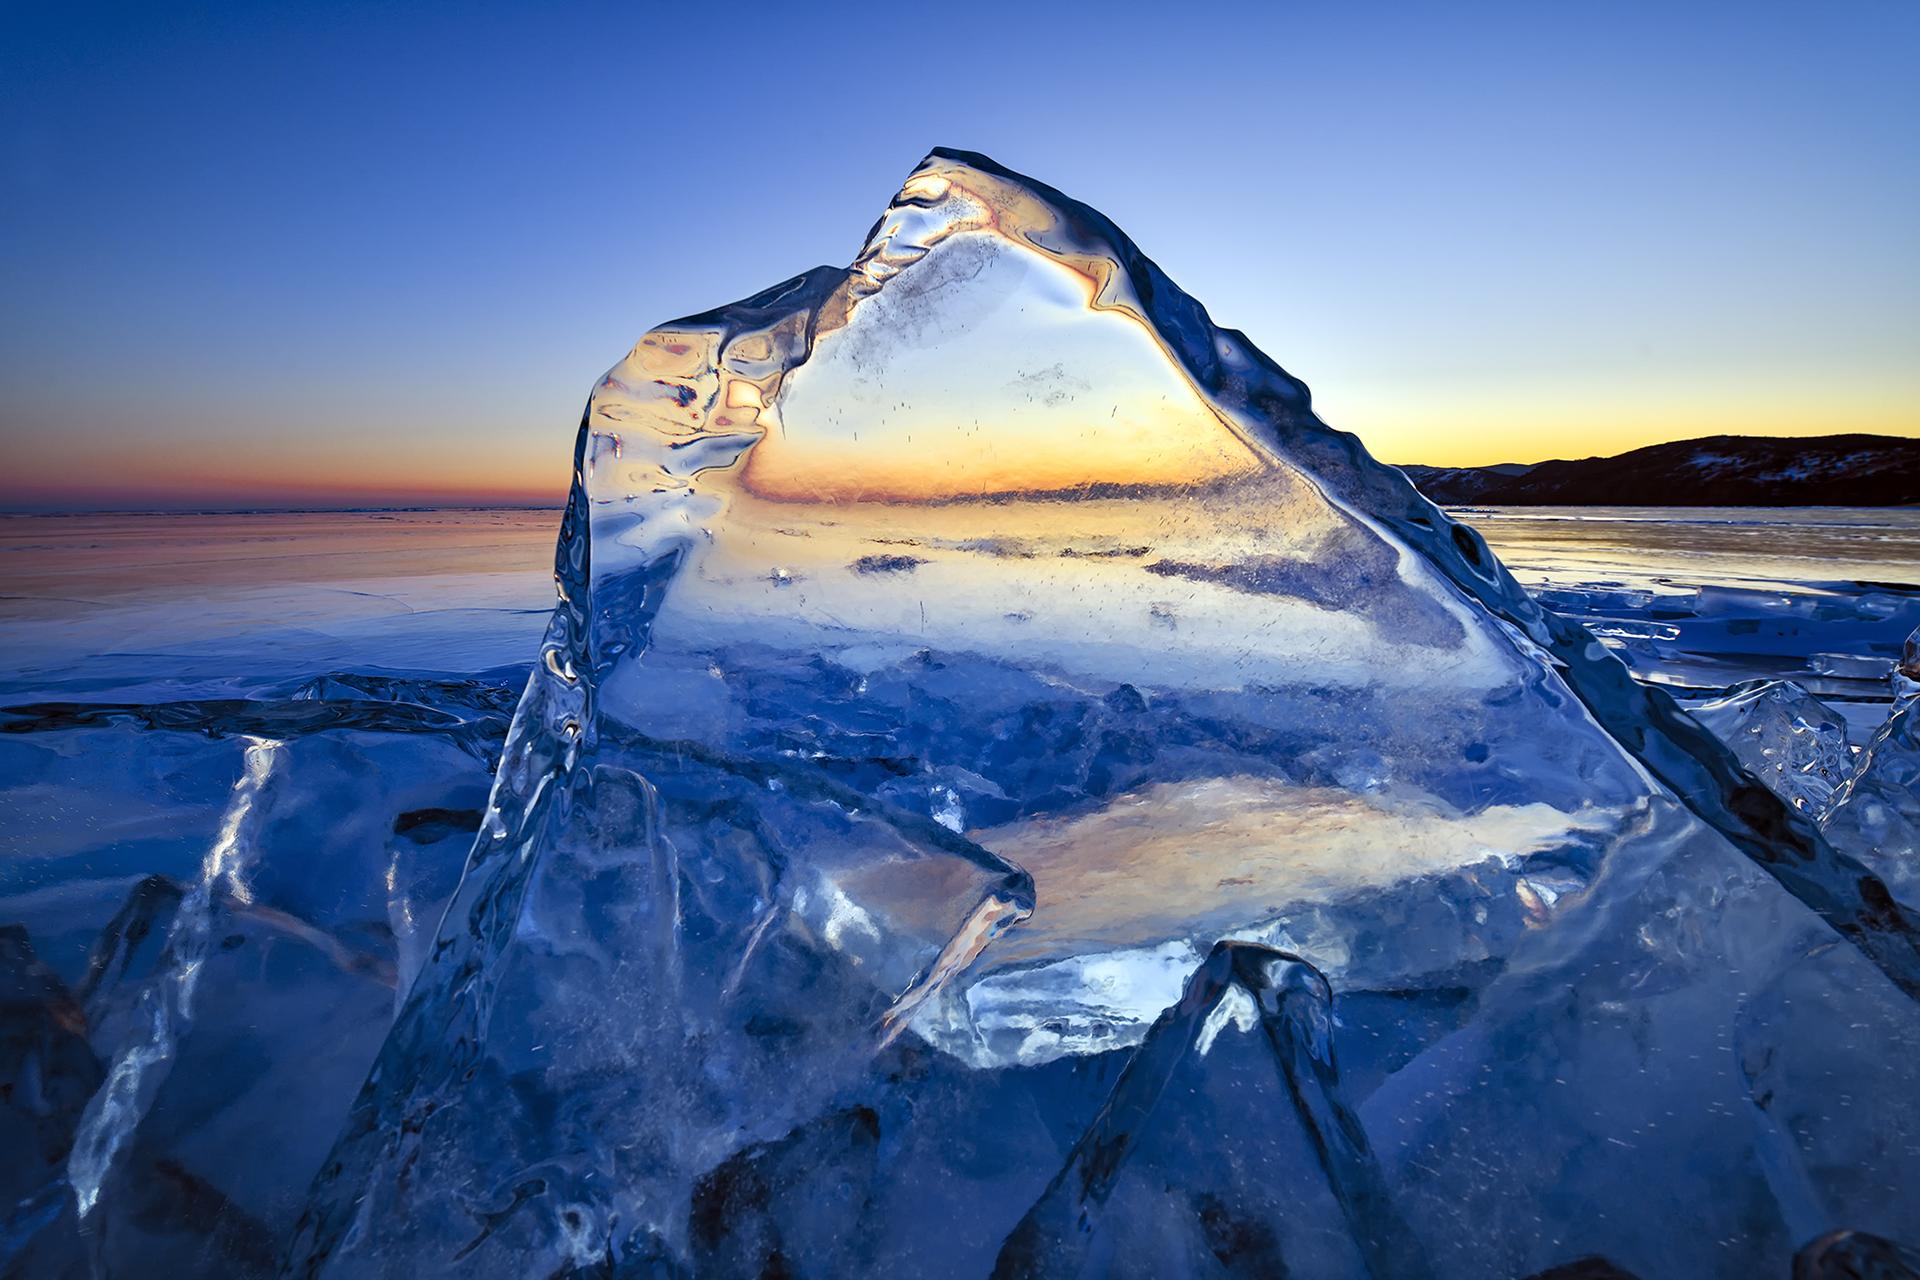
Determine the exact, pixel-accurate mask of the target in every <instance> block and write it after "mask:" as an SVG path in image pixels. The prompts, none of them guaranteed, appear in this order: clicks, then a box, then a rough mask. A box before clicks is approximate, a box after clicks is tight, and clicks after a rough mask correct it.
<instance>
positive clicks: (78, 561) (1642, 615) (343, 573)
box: [0, 507, 1920, 727]
mask: <svg viewBox="0 0 1920 1280" xmlns="http://www.w3.org/2000/svg"><path fill="white" fill-rule="evenodd" d="M1453 514H1455V515H1456V516H1459V517H1461V518H1463V519H1465V520H1466V521H1468V522H1469V523H1471V524H1473V525H1474V526H1475V527H1477V528H1478V529H1479V530H1480V531H1481V532H1482V533H1483V534H1484V535H1485V536H1486V538H1487V540H1488V542H1489V543H1491V544H1492V546H1493V548H1494V550H1495V552H1496V553H1497V554H1498V555H1499V556H1500V558H1501V559H1502V560H1503V561H1504V562H1505V563H1506V565H1507V567H1508V568H1509V569H1511V570H1512V571H1513V573H1514V575H1515V576H1516V577H1517V578H1519V579H1520V581H1521V582H1522V583H1524V584H1525V585H1526V586H1527V587H1528V588H1529V589H1530V590H1533V591H1535V592H1536V593H1537V594H1539V595H1540V596H1541V598H1542V599H1543V600H1544V601H1545V602H1546V603H1548V604H1550V605H1552V606H1553V607H1555V608H1557V609H1559V610H1561V611H1562V612H1565V613H1568V614H1571V615H1573V616H1576V617H1579V618H1581V619H1582V620H1583V621H1585V622H1587V623H1588V624H1589V625H1590V626H1592V627H1593V628H1594V630H1595V632H1596V634H1598V635H1599V636H1600V637H1601V639H1602V640H1603V641H1605V642H1606V643H1608V644H1609V645H1611V646H1613V647H1615V648H1616V649H1619V650H1620V651H1622V652H1623V653H1626V654H1627V655H1628V656H1629V659H1630V661H1632V663H1633V665H1634V668H1635V671H1636V673H1637V674H1639V675H1640V676H1641V678H1643V679H1647V680H1652V681H1658V682H1661V683H1665V684H1668V685H1670V686H1673V687H1675V688H1676V691H1678V692H1681V693H1683V694H1684V693H1685V692H1687V691H1706V690H1717V689H1722V688H1725V687H1726V686H1727V685H1730V684H1733V683H1735V682H1737V681H1739V680H1743V679H1749V678H1753V677H1757V676H1768V677H1787V678H1792V679H1795V680H1797V681H1799V682H1801V683H1802V684H1805V685H1806V686H1807V687H1808V688H1809V689H1810V690H1811V691H1813V692H1814V693H1816V694H1818V695H1819V696H1821V697H1822V698H1825V699H1828V700H1829V701H1833V702H1835V703H1836V705H1838V706H1840V708H1841V709H1842V710H1843V711H1847V710H1848V709H1849V708H1852V710H1851V711H1849V719H1850V720H1852V721H1854V722H1855V723H1856V724H1857V725H1860V726H1862V727H1865V726H1870V725H1872V724H1877V723H1878V722H1879V719H1880V717H1881V716H1882V715H1883V714H1884V703H1885V701H1886V696H1887V695H1886V680H1885V677H1886V674H1887V671H1888V670H1889V668H1890V666H1891V663H1892V661H1893V658H1894V656H1895V655H1896V654H1897V652H1898V648H1899V644H1900V641H1901V640H1902V639H1904V637H1905V636H1906V635H1907V633H1908V632H1910V631H1911V630H1912V628H1913V627H1914V625H1915V624H1916V622H1920V511H1915V510H1909V509H1884V508H1835V507H1823V508H1794V509H1758V508H1729V507H1719V508H1651V507H1506V508H1498V507H1494V508H1471V507H1470V508H1460V509H1457V510H1455V511H1454V513H1453ZM558 525H559V513H558V512H557V511H541V510H524V509H485V510H451V509H449V510H431V511H378V512H295V513H284V512H283V513H251V514H238V515H234V514H221V515H203V514H178V515H175V514H161V515H85V516H37V515H36V516H7V517H0V566H4V567H3V568H0V694H4V695H5V696H6V697H8V698H9V699H10V700H13V701H21V700H27V699H31V698H35V697H40V696H53V695H56V694H58V695H62V696H79V695H80V693H81V691H83V690H91V691H92V692H91V694H89V695H88V696H107V695H108V694H109V693H112V694H113V696H130V693H129V691H130V690H132V689H136V688H139V687H144V686H146V685H148V684H150V683H152V682H155V681H160V682H180V681H184V682H188V683H189V684H190V685H191V686H193V687H194V688H195V689H196V690H197V691H198V692H199V694H200V696H205V694H206V689H205V686H206V685H208V684H209V683H212V684H220V685H228V686H232V687H236V688H238V687H245V686H247V685H249V684H251V683H252V682H254V681H258V680H266V679H280V678H284V677H285V676H287V675H290V674H303V673H304V674H312V673H316V672H321V671H328V670H338V669H345V668H353V669H381V670H398V671H426V672H436V673H444V674H469V673H473V672H478V671H483V670H491V669H493V668H497V667H503V666H525V665H526V664H527V663H528V662H529V661H530V655H531V654H532V653H533V652H534V648H535V646H536V644H537V643H538V639H539V636H540V633H541V631H542V629H543V627H544V625H545V621H546V617H547V614H548V612H549V610H550V609H551V607H552V600H553V587H552V576H551V572H552V561H553V544H554V537H555V533H556V530H557V528H558Z"/></svg>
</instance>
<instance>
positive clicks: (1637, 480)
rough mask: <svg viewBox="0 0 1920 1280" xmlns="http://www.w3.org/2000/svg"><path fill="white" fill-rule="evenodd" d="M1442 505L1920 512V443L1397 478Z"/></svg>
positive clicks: (1783, 447)
mask: <svg viewBox="0 0 1920 1280" xmlns="http://www.w3.org/2000/svg"><path fill="white" fill-rule="evenodd" d="M1400 469H1401V470H1402V471H1404V472H1406V474H1407V478H1408V479H1410V480H1412V481H1413V483H1414V485H1415V487H1417V488H1418V489H1419V490H1420V491H1421V492H1422V493H1424V494H1426V495H1427V497H1429V498H1431V499H1433V500H1434V501H1435V502H1438V503H1442V504H1452V505H1460V504H1463V503H1465V504H1475V503H1484V504H1487V505H1492V506H1503V505H1511V506H1594V507H1615V506H1619V507H1898V506H1910V505H1914V504H1920V440H1909V439H1905V438H1903V437H1900V436H1872V435H1838V436H1798V437H1776V436H1702V437H1701V438H1700V439H1698V440H1676V441H1673V442H1672V443H1670V444H1656V445H1648V446H1647V447H1646V448H1644V449H1634V450H1632V451H1631V452H1628V453H1622V454H1618V455H1616V456H1614V457H1611V458H1579V459H1573V460H1559V461H1554V462H1539V463H1533V464H1531V465H1529V464H1526V463H1516V462H1508V463H1502V464H1500V465H1499V466H1492V467H1423V466H1410V467H1402V468H1400Z"/></svg>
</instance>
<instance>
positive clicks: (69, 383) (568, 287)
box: [0, 3, 1920, 507]
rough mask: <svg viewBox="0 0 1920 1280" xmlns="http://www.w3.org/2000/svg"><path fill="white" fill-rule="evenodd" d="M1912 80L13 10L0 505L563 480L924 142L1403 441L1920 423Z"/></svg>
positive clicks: (1572, 446)
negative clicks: (622, 381)
mask: <svg viewBox="0 0 1920 1280" xmlns="http://www.w3.org/2000/svg"><path fill="white" fill-rule="evenodd" d="M1336 9H1337V10H1338V11H1337V12H1336V11H1335V10H1336ZM1916 64H1920V5H1916V4H1913V3H1900V4H1885V5H1880V4H1836V5H1830V6H1811V5H1797V6H1785V5H1780V6H1774V5H1762V4H1729V5H1724V6H1721V5H1690V6H1674V5H1560V4H1538V3H1528V4H1514V5H1494V4H1489V5H1465V4H1449V5H1432V6H1394V5H1350V6H1322V5H1314V6H1305V5H1293V4H1277V5H1247V6H1209V5H1204V4H1179V5H1170V6H1158V5H1155V6H1139V7H1129V6H1117V7H1111V8H1093V7H1089V8H1071V7H1065V6H1035V5H1031V4H1025V5H1010V6H994V5H985V4H969V5H965V6H947V7H941V6H932V7H928V6H917V7H906V8H890V7H885V6H872V5H861V6H849V7H845V8H838V9H835V8H823V9H818V10H815V9H813V8H811V7H809V6H802V5H791V4H786V5H777V6H767V7H759V6H753V5H741V4H735V5H715V6H705V5H702V6H692V5H684V6H680V7H667V6H653V5H630V6H622V7H611V6H609V7H583V6H558V5H556V6H539V7H534V6H527V7H524V8H522V7H513V6H501V5H460V6H446V7H435V6H427V5H405V6H402V5H392V6H389V5H351V4H342V5H326V6H312V7H305V6H302V7H298V8H295V7H282V6H275V5H270V4H269V5H245V6H231V7H227V6H201V7H193V6H173V5H140V6H124V7H123V6H98V5H92V4H85V3H75V4H62V5H47V6H44V10H43V11H40V12H31V11H27V10H25V9H24V7H23V6H19V5H14V6H10V7H9V8H8V10H7V12H6V14H5V16H4V17H3V18H0V183H3V184H4V189H3V190H0V454H3V455H4V457H3V460H4V466H0V505H4V506H16V507H17V506H22V505H40V506H56V507H58V506H95V507H97V506H109V507H111V506H139V507H152V506H162V505H231V504H240V505H270V504H278V503H285V502H298V503H304V502H333V501H379V500H396V501H397V500H416V499H419V498H430V497H433V496H435V495H457V496H463V497H471V498H475V499H486V498H491V497H496V496H502V495H507V496H522V497H533V498H538V497H546V496H551V497H553V498H555V499H557V498H558V496H559V494H560V492H561V490H562V487H563V485H564V480H565V474H566V460H567V451H568V446H569V443H570V440H571V436H572V432H573V429H574V426H575V424H576V422H577V419H578V412H579V407H580V405H581V403H582V402H583V400H584V397H585V395H586V393H587V391H588V390H589V389H590V386H591V384H592V383H593V381H594V379H595V378H596V377H597V376H598V375H599V374H600V373H601V372H602V371H603V370H604V369H605V368H606V367H607V366H608V365H610V364H612V363H613V362H614V361H615V360H616V359H618V358H619V356H620V355H621V354H622V353H623V352H624V351H625V350H626V348H627V347H628V346H629V345H631V343H632V342H633V340H634V339H635V338H636V337H637V336H638V335H639V334H640V333H641V332H642V331H644V330H645V329H646V328H647V327H649V326H650V325H652V324H655V323H658V322H659V321H662V320H665V319H668V318H671V317H673V316H677V315H681V314H685V313H688V312H693V311H698V310H704V309H706V308H709V307H711V306H714V305H717V304H720V303H723V302H726V301H730V300H732V299H734V298H737V297H739V296H742V295H745V294H747V293H751V292H753V291H755V290H757V289H759V288H762V287H764V286H765V285H767V284H770V283H773V282H775V281H777V280H779V279H782V278H784V277H786V276H789V275H792V274H794V273H795V272H796V271H799V270H801V269H803V268H805V267H809V266H813V265H815V264H818V263H822V262H832V263H843V262H845V261H846V260H847V259H848V258H849V257H850V256H851V254H852V253H853V252H854V250H855V249H856V248H857V247H858V244H859V242H860V240H861V238H862V237H863V236H864V234H865V233H866V231H867V229H868V227H869V226H870V225H871V223H872V221H873V218H874V217H875V216H876V214H877V213H878V212H879V210H880V209H881V208H882V207H883V206H884V204H885V202H886V200H887V199H888V197H889V196H890V195H891V193H892V191H893V190H894V189H895V187H897V185H898V184H899V182H900V180H901V178H902V177H904V175H905V174H906V173H907V171H908V170H909V169H911V168H912V166H913V165H914V164H915V162H916V161H918V159H919V158H920V156H921V155H922V154H923V153H924V152H925V151H926V150H927V149H928V148H929V147H931V146H933V145H935V144H944V145H949V146H959V147H966V148H971V149H975V150H981V151H985V152H987V153H989V154H991V155H993V156H994V157H995V158H997V159H999V160H1000V161H1002V162H1003V163H1006V164H1008V165H1011V166H1012V167H1014V168H1016V169H1019V170H1022V171H1025V172H1027V173H1030V174H1033V175H1034V176H1036V177H1039V178H1041V179H1043V180H1045V181H1047V182H1050V183H1052V184H1053V185H1055V186H1058V187H1060V188H1062V189H1063V190H1065V191H1067V192H1069V193H1070V194H1072V195H1075V196H1077V197H1079V198H1080V199H1083V200H1086V201H1088V202H1089V203H1092V204H1094V205H1096V206H1098V207H1099V208H1101V209H1102V210H1104V211H1105V212H1107V213H1108V214H1109V215H1110V216H1112V217H1113V218H1114V219H1115V220H1116V221H1117V222H1119V223H1120V224H1121V225H1122V226H1123V227H1125V228H1127V229H1128V231H1129V232H1130V233H1131V234H1132V235H1133V237H1134V238H1135V239H1136V240H1137V241H1138V242H1139V243H1140V244H1141V246H1142V247H1143V248H1144V249H1145V250H1146V251H1147V252H1148V253H1149V254H1150V255H1152V256H1153V257H1154V258H1156V259H1157V260H1158V261H1159V262H1160V263H1161V264H1162V265H1163V266H1164V267H1166V269H1167V270H1168V272H1169V273H1170V274H1171V275H1172V276H1173V278H1174V279H1175V280H1177V281H1179V282H1180V283H1181V284H1182V285H1183V286H1184V287H1185V288H1187V289H1188V290H1189V291H1190V292H1192V293H1194V294H1195V295H1196V296H1198V297H1199V298H1200V299H1201V300H1202V301H1204V302H1205V303H1206V304H1207V305H1208V306H1209V308H1210V309H1211V310H1212V312H1213V314H1214V316H1215V318H1216V319H1218V320H1220V321H1221V322H1222V323H1225V324H1229V325H1233V326H1236V327H1239V328H1241V329H1244V330H1245V331H1246V332H1247V333H1248V334H1249V336H1250V337H1252V339H1253V340H1254V341H1255V342H1256V343H1258V344H1259V345H1260V346H1261V347H1263V348H1264V349H1265V350H1266V351H1268V352H1269V353H1270V354H1272V355H1273V356H1274V357H1275V358H1276V359H1278V360H1279V361H1280V362H1281V363H1282V364H1284V365H1286V366H1287V367H1288V368H1289V369H1290V370H1291V371H1292V372H1294V373H1295V374H1297V375H1299V376H1300V377H1303V378H1305V379H1306V380H1307V381H1308V382H1309V383H1310V384H1311V385H1312V386H1313V388H1314V391H1315V398H1316V403H1317V404H1318V406H1319V407H1320V409H1321V412H1322V415H1323V416H1324V417H1326V418H1327V419H1328V420H1329V421H1331V422H1333V423H1334V424H1335V425H1338V426H1342V427H1345V428H1348V429H1350V430H1354V431H1357V432H1359V433H1360V434H1361V435H1362V436H1363V437H1364V438H1365V439H1366V440H1367V441H1368V443H1369V444H1370V446H1371V447H1372V448H1373V450H1374V452H1375V453H1376V454H1378V455H1379V456H1381V457H1384V458H1386V459H1388V460H1389V461H1397V462H1411V461H1426V462H1454V463H1484V462H1493V461H1500V460H1505V459H1536V458H1542V457H1552V456H1582V455H1586V454H1591V453H1597V452H1614V451H1616V450H1618V449H1621V448H1627V447H1632V446H1633V445H1637V444H1642V443H1646V442H1648V441H1650V440H1656V439H1671V438H1676V437H1682V436H1687V435H1698V434H1706V433H1709V432H1718V431H1747V432H1754V433H1765V434H1778V433H1789V432H1791V433H1814V432H1826V431H1842V430H1867V431H1886V432H1899V433H1902V434H1909V435H1914V434H1920V76H1916V75H1915V73H1914V68H1915V66H1916Z"/></svg>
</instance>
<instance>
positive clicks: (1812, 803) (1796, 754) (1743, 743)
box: [1693, 680, 1853, 819]
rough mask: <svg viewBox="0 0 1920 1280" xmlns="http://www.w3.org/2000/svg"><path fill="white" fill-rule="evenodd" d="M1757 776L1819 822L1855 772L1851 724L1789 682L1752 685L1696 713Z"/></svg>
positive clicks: (1740, 686)
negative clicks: (1834, 797) (1818, 819)
mask: <svg viewBox="0 0 1920 1280" xmlns="http://www.w3.org/2000/svg"><path fill="white" fill-rule="evenodd" d="M1693 714H1694V716H1695V717H1696V718H1697V719H1699V721H1700V722H1701V723H1702V724H1704V725H1706V726H1707V728H1709V729H1711V730H1713V732H1714V734H1715V735H1716V736H1718V737H1719V738H1720V740H1721V741H1723V742H1725V743H1726V744H1727V745H1728V746H1729V747H1731V748H1732V749H1733V754H1734V756H1735V758H1736V759H1738V760H1739V761H1740V763H1741V764H1743V765H1745V766H1746V767H1747V769H1748V771H1749V772H1751V773H1752V774H1753V776H1754V777H1756V778H1758V779H1760V780H1761V781H1762V782H1764V783H1766V784H1767V786H1768V787H1770V788H1771V789H1772V790H1773V792H1774V793H1775V794H1776V795H1778V796H1779V797H1780V798H1781V799H1782V800H1785V801H1786V802H1787V803H1788V804H1790V805H1792V806H1793V807H1794V808H1796V809H1798V810H1800V811H1801V812H1802V813H1806V814H1809V815H1811V816H1812V817H1814V818H1816V819H1817V818H1819V817H1820V815H1821V814H1823V813H1825V812H1826V810H1827V805H1828V804H1829V803H1830V802H1831V801H1832V799H1833V793H1834V791H1835V790H1836V789H1838V788H1839V787H1840V786H1841V785H1842V784H1844V783H1845V782H1846V780H1847V777H1848V775H1849V774H1851V773H1852V772H1853V751H1852V748H1851V747H1849V746H1848V745H1847V722H1846V720H1845V719H1844V718H1842V717H1841V716H1840V714H1839V713H1838V712H1836V711H1834V710H1833V709H1832V708H1830V707H1828V706H1826V705H1825V704H1823V703H1822V702H1821V701H1820V700H1819V699H1818V698H1816V697H1814V696H1813V695H1812V694H1810V693H1808V692H1807V691H1806V690H1805V689H1802V688H1801V687H1800V686H1799V685H1797V684H1795V683H1793V682H1792V681H1791V680H1749V681H1745V682H1743V683H1741V684H1738V685H1735V686H1734V687H1733V688H1731V689H1729V690H1727V691H1726V693H1725V694H1723V695H1721V696H1720V697H1718V698H1715V699H1713V700H1711V701H1709V702H1706V703H1703V704H1701V705H1700V706H1698V707H1695V708H1694V709H1693Z"/></svg>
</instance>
